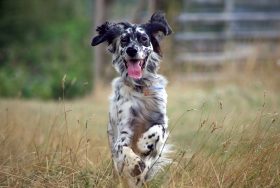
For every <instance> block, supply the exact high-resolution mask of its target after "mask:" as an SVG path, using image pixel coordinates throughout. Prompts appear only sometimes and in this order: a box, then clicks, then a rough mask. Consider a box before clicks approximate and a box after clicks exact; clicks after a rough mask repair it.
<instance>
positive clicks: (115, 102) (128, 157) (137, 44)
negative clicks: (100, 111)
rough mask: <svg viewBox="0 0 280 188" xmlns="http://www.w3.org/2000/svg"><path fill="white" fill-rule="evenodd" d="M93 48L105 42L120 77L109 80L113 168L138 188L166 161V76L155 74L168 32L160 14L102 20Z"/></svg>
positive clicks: (164, 20) (93, 41) (110, 141)
mask: <svg viewBox="0 0 280 188" xmlns="http://www.w3.org/2000/svg"><path fill="white" fill-rule="evenodd" d="M96 31H97V32H98V35H97V36H96V37H94V38H93V40H92V46H96V45H98V44H100V43H102V42H107V43H108V50H109V51H110V52H111V53H112V56H113V61H112V63H113V66H114V68H115V69H116V71H117V72H118V73H119V74H120V77H118V78H116V79H114V81H113V82H112V87H113V94H112V96H111V98H110V102H111V104H110V113H109V125H108V138H109V145H110V148H111V152H112V158H113V161H114V166H115V169H116V171H117V172H118V174H119V175H120V176H121V177H122V178H123V179H124V180H125V182H126V184H127V185H128V186H129V187H141V186H142V185H143V184H144V183H145V182H146V181H148V180H150V179H152V178H153V177H154V175H156V174H157V172H158V171H159V170H161V169H162V167H164V166H165V165H166V164H168V163H170V160H169V159H168V158H167V153H168V152H169V146H168V145H167V144H166V140H167V137H168V131H167V127H168V122H167V121H168V119H167V116H166V104H167V94H166V91H165V86H166V84H167V81H166V79H165V78H164V77H163V76H161V75H159V74H157V70H158V68H159V64H160V61H161V51H160V46H159V43H160V41H161V40H162V38H163V37H164V36H166V35H169V34H171V32H172V31H171V28H170V26H169V25H168V23H167V21H166V19H165V16H164V14H163V13H161V12H158V13H155V14H153V16H152V17H151V19H150V21H149V22H148V23H145V24H130V23H126V22H120V23H109V22H105V23H104V24H103V25H101V26H99V27H98V28H97V30H96Z"/></svg>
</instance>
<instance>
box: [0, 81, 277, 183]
mask: <svg viewBox="0 0 280 188" xmlns="http://www.w3.org/2000/svg"><path fill="white" fill-rule="evenodd" d="M270 86H271V84H265V82H259V80H253V79H251V81H250V80H247V81H246V82H242V84H240V82H239V81H237V82H233V83H231V84H223V83H222V84H217V85H216V84H215V85H212V86H211V87H210V86H207V87H205V86H203V87H201V86H196V85H193V84H191V83H190V84H189V85H188V86H183V85H180V83H176V84H171V85H170V86H169V88H168V93H169V104H168V115H169V118H170V121H169V127H170V130H171V138H170V140H169V141H170V142H171V143H173V145H174V148H175V152H174V153H173V156H172V158H173V160H174V162H173V163H172V164H171V165H170V166H169V167H167V168H166V169H165V170H164V171H163V172H161V173H160V174H159V175H158V176H157V178H156V179H154V180H153V181H152V182H150V183H149V184H148V185H147V187H174V188H175V187H279V186H280V178H279V177H280V155H279V153H280V125H279V123H280V121H279V109H280V108H279V107H280V98H279V94H278V89H276V88H272V87H270ZM108 94H109V89H107V88H105V89H104V90H103V91H99V94H98V96H95V97H88V98H85V99H83V100H77V101H64V100H63V98H62V99H61V100H60V101H58V102H41V101H34V100H33V101H24V100H21V99H15V100H7V99H5V100H0V151H1V152H0V187H116V186H117V181H116V180H115V178H114V176H113V173H112V164H111V159H110V154H109V150H108V147H107V137H106V124H107V111H108V103H107V97H104V96H107V95H108Z"/></svg>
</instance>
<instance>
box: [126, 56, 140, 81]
mask: <svg viewBox="0 0 280 188" xmlns="http://www.w3.org/2000/svg"><path fill="white" fill-rule="evenodd" d="M140 62H141V61H140V60H139V61H136V62H130V61H128V62H127V72H128V76H129V77H131V78H134V79H140V78H141V77H142V70H141V66H140Z"/></svg>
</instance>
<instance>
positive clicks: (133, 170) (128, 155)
mask: <svg viewBox="0 0 280 188" xmlns="http://www.w3.org/2000/svg"><path fill="white" fill-rule="evenodd" d="M123 154H124V164H125V165H124V173H125V174H129V175H130V176H132V177H136V176H139V175H141V174H142V173H143V172H144V171H145V168H146V165H145V162H144V161H143V160H142V159H141V158H140V157H139V156H138V155H136V154H135V153H134V152H133V151H132V149H131V148H129V147H126V146H124V147H123Z"/></svg>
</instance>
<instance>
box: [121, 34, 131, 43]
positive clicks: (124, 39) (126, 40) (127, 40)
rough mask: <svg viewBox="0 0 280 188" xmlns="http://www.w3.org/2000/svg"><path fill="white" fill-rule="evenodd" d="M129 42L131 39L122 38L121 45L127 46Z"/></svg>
mask: <svg viewBox="0 0 280 188" xmlns="http://www.w3.org/2000/svg"><path fill="white" fill-rule="evenodd" d="M128 42H129V38H128V37H127V36H125V37H122V38H121V43H123V44H125V43H128Z"/></svg>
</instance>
